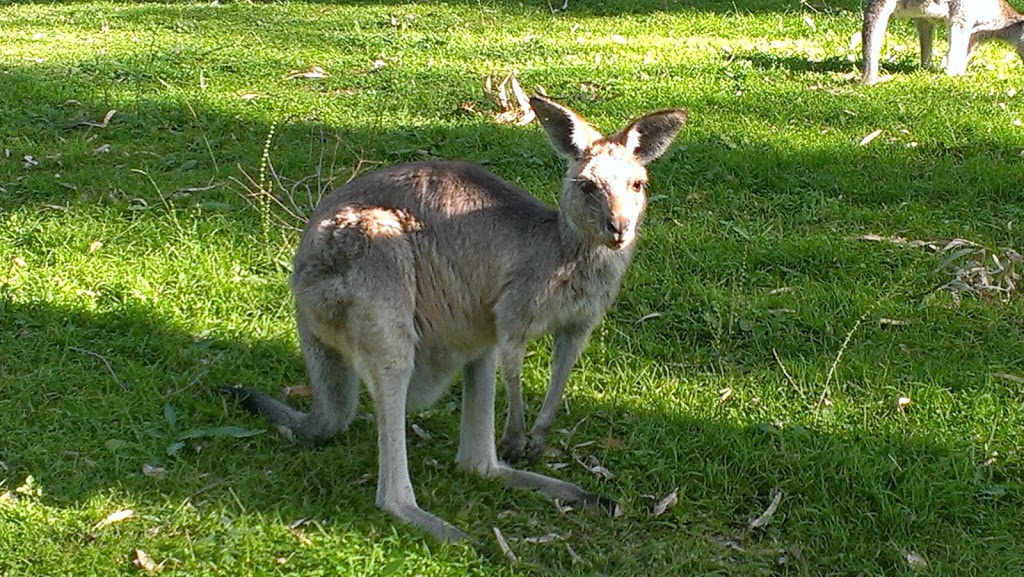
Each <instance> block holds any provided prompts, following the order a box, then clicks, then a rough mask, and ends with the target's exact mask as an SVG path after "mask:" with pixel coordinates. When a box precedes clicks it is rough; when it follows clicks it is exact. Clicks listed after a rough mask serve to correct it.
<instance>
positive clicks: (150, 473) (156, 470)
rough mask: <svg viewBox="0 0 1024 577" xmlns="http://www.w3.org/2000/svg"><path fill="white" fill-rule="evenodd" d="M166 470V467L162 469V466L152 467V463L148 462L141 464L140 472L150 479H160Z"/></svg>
mask: <svg viewBox="0 0 1024 577" xmlns="http://www.w3.org/2000/svg"><path fill="white" fill-rule="evenodd" d="M166 472H167V469H164V468H163V467H154V466H153V465H149V464H146V465H143V466H142V474H143V475H145V476H147V477H149V478H151V479H157V480H160V479H162V478H163V477H164V473H166Z"/></svg>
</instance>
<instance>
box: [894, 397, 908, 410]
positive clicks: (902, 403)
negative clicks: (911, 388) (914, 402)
mask: <svg viewBox="0 0 1024 577" xmlns="http://www.w3.org/2000/svg"><path fill="white" fill-rule="evenodd" d="M909 404H910V398H909V397H904V396H902V395H901V396H900V398H898V399H896V408H897V409H898V410H900V411H902V410H903V409H904V408H905V407H906V406H907V405H909Z"/></svg>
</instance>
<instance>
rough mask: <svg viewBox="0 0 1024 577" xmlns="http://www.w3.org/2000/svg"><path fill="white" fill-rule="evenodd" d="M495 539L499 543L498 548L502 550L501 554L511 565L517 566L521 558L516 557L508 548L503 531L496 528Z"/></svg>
mask: <svg viewBox="0 0 1024 577" xmlns="http://www.w3.org/2000/svg"><path fill="white" fill-rule="evenodd" d="M493 530H494V538H495V539H496V540H497V541H498V547H499V548H500V549H501V553H502V554H503V555H504V556H505V558H506V559H508V562H509V563H512V564H513V565H515V564H516V563H518V562H519V558H518V557H516V554H515V552H513V551H512V548H511V547H509V546H508V541H506V540H505V536H504V535H502V534H501V529H499V528H497V527H494V528H493Z"/></svg>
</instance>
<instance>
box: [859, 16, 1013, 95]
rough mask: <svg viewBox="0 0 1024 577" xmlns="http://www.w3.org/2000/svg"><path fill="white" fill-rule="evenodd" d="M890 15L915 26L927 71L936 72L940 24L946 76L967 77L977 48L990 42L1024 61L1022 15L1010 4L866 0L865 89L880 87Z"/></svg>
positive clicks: (863, 36) (863, 80)
mask: <svg viewBox="0 0 1024 577" xmlns="http://www.w3.org/2000/svg"><path fill="white" fill-rule="evenodd" d="M892 16H895V17H897V18H907V19H911V20H913V21H914V23H915V24H917V33H918V36H919V37H920V41H921V66H922V67H923V68H932V44H933V42H934V40H935V25H936V23H937V22H939V21H943V22H946V23H947V25H948V27H949V50H948V51H947V52H946V74H949V75H950V76H959V75H961V74H963V73H964V72H966V71H967V61H968V60H969V59H970V56H971V52H972V51H973V50H974V47H975V46H977V45H978V44H979V43H981V42H985V41H988V40H1002V41H1004V42H1007V43H1009V44H1011V45H1012V46H1013V47H1014V48H1015V49H1016V50H1017V54H1019V55H1020V57H1021V58H1022V59H1024V15H1022V14H1021V13H1020V12H1018V11H1017V10H1015V9H1014V8H1013V6H1011V5H1010V3H1009V2H1007V1H1006V0H868V3H867V7H866V8H865V9H864V28H863V30H862V38H863V43H862V44H863V48H864V73H863V76H862V77H861V81H862V82H863V83H864V84H868V85H871V84H875V83H876V82H878V61H879V60H880V59H881V56H882V43H883V40H884V38H885V30H886V28H887V27H888V26H889V18H890V17H892Z"/></svg>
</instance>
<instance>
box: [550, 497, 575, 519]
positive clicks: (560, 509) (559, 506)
mask: <svg viewBox="0 0 1024 577" xmlns="http://www.w3.org/2000/svg"><path fill="white" fill-rule="evenodd" d="M553 503H554V505H555V509H556V510H557V511H558V512H559V513H561V514H563V515H564V514H566V513H568V512H569V511H572V510H573V509H572V505H565V504H563V503H562V501H561V500H559V499H555V500H554V501H553Z"/></svg>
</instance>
